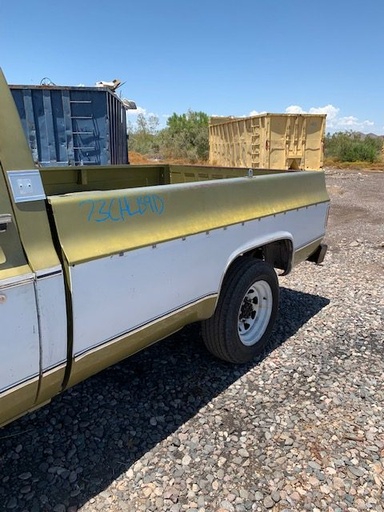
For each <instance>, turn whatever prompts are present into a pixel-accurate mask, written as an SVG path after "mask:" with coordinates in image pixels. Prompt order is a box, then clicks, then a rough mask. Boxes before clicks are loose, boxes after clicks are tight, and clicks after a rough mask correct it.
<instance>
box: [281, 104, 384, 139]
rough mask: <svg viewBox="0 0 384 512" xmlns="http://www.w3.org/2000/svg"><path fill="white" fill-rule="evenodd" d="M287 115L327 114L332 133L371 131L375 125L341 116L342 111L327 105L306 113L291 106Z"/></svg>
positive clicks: (329, 128) (352, 117)
mask: <svg viewBox="0 0 384 512" xmlns="http://www.w3.org/2000/svg"><path fill="white" fill-rule="evenodd" d="M285 111H286V113H287V114H307V113H308V114H327V130H329V131H331V132H335V131H339V130H340V131H343V130H353V131H362V132H367V131H370V129H372V128H373V127H374V125H375V123H374V122H373V121H368V120H365V121H360V120H359V119H358V118H357V117H355V116H339V112H340V109H339V108H338V107H335V106H333V105H325V106H324V107H311V108H310V109H309V110H308V111H305V110H304V109H303V108H302V107H300V106H299V105H291V106H289V107H287V108H286V109H285Z"/></svg>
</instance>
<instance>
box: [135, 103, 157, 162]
mask: <svg viewBox="0 0 384 512" xmlns="http://www.w3.org/2000/svg"><path fill="white" fill-rule="evenodd" d="M158 127H159V118H158V117H157V116H155V115H149V116H145V115H144V114H142V113H140V114H138V116H137V119H136V124H135V125H133V124H132V123H131V122H128V133H129V149H130V150H131V151H137V152H138V153H141V154H142V155H153V156H158V153H159V143H158Z"/></svg>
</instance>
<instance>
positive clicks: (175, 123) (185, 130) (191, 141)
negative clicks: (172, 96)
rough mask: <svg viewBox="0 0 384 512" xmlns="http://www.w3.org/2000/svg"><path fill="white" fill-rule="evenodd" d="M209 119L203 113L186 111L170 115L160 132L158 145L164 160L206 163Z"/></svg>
mask: <svg viewBox="0 0 384 512" xmlns="http://www.w3.org/2000/svg"><path fill="white" fill-rule="evenodd" d="M208 123H209V117H208V115H207V114H205V113H204V112H195V111H193V110H188V112H187V113H185V114H180V115H179V114H176V113H174V114H172V115H171V116H170V117H169V118H168V120H167V127H166V128H164V130H162V132H161V137H160V140H161V142H160V145H161V148H162V152H163V154H164V156H165V157H166V158H170V157H171V158H181V159H185V160H188V161H190V162H191V163H194V162H197V161H206V160H208V157H209V135H208Z"/></svg>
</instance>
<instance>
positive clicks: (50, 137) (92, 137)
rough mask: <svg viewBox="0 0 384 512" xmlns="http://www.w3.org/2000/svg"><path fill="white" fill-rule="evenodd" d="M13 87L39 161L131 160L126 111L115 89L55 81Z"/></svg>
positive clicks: (95, 162) (48, 163) (101, 162)
mask: <svg viewBox="0 0 384 512" xmlns="http://www.w3.org/2000/svg"><path fill="white" fill-rule="evenodd" d="M10 89H11V92H12V95H13V99H14V101H15V103H16V107H17V110H18V112H19V115H20V119H21V122H22V125H23V129H24V133H25V135H26V137H27V140H28V144H29V146H30V148H31V151H32V155H33V158H34V160H35V162H36V164H39V165H41V166H45V167H51V166H60V165H108V164H126V163H128V143H127V121H126V112H125V108H124V105H123V103H122V101H121V100H120V98H119V97H118V96H117V95H116V94H114V93H113V92H112V91H111V90H109V89H107V88H105V87H60V86H55V85H53V86H52V85H42V86H27V85H11V86H10Z"/></svg>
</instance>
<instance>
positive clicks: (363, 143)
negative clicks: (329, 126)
mask: <svg viewBox="0 0 384 512" xmlns="http://www.w3.org/2000/svg"><path fill="white" fill-rule="evenodd" d="M324 146H325V157H326V158H328V159H331V160H333V161H335V162H337V161H339V162H371V163H373V162H377V161H379V160H380V158H381V152H382V147H383V139H382V138H381V137H374V136H370V135H364V134H361V133H356V132H337V133H334V134H332V135H331V134H327V136H326V138H325V144H324Z"/></svg>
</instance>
